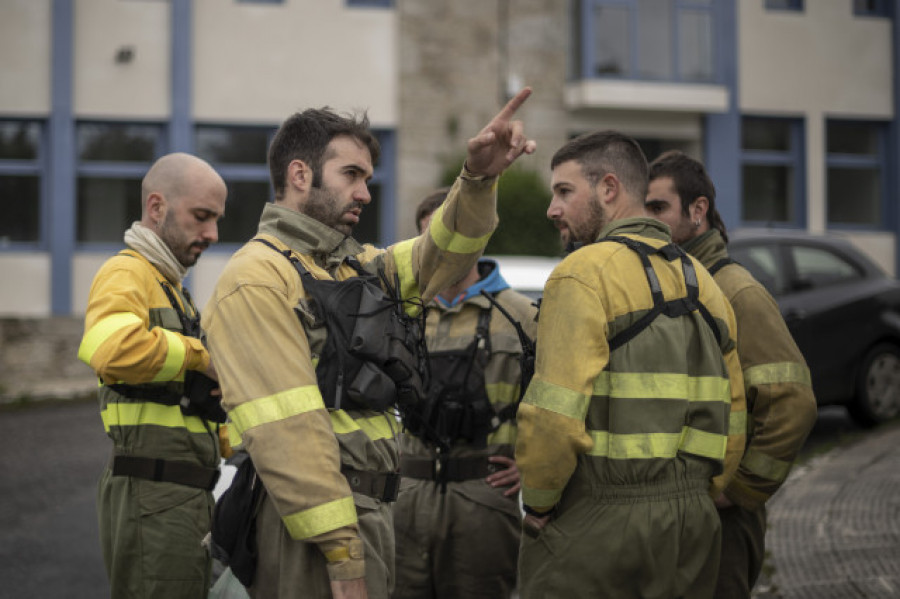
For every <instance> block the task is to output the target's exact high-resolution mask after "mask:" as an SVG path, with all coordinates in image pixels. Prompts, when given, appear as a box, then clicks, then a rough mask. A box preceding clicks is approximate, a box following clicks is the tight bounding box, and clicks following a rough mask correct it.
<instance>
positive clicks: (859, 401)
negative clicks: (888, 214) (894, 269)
mask: <svg viewBox="0 0 900 599" xmlns="http://www.w3.org/2000/svg"><path fill="white" fill-rule="evenodd" d="M729 251H730V253H731V256H732V258H733V259H734V260H736V261H737V262H739V263H741V264H742V265H744V266H745V267H746V268H747V270H749V271H750V272H751V273H753V276H755V277H756V278H757V279H758V280H759V281H760V282H761V283H762V284H763V285H765V287H766V288H767V289H768V290H769V292H770V293H771V294H772V295H773V296H774V297H775V300H776V301H777V302H778V305H779V307H780V308H781V313H782V315H783V316H784V319H785V321H786V322H787V325H788V328H789V329H790V331H791V333H792V334H793V335H794V339H795V340H796V342H797V345H798V346H799V347H800V351H802V352H803V355H804V356H805V357H806V361H807V363H808V364H809V369H810V372H811V374H812V383H813V390H814V391H815V394H816V399H817V401H818V403H819V405H832V404H844V405H846V406H847V409H848V411H849V412H850V415H851V416H852V417H853V418H854V419H855V420H857V421H858V422H859V423H860V424H863V425H866V426H870V425H874V424H878V423H880V422H884V421H886V420H889V419H891V418H894V417H895V416H897V415H898V414H900V283H898V281H897V280H896V279H894V278H892V277H889V276H888V275H886V274H885V273H884V271H882V270H881V269H880V268H879V267H878V265H876V264H875V263H874V262H873V261H872V260H871V259H869V258H868V257H867V256H865V255H864V254H863V253H862V252H861V251H859V250H858V249H856V247H855V246H853V245H852V244H851V243H850V242H849V241H848V240H846V239H841V238H838V237H824V236H814V235H807V234H802V233H773V232H765V233H759V232H746V231H745V232H738V233H737V234H735V235H734V236H733V238H732V240H731V243H730V244H729Z"/></svg>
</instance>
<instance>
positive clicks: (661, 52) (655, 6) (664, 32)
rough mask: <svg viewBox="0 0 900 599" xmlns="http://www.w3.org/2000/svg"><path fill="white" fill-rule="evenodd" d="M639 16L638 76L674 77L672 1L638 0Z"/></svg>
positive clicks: (652, 77) (642, 77) (649, 77)
mask: <svg viewBox="0 0 900 599" xmlns="http://www.w3.org/2000/svg"><path fill="white" fill-rule="evenodd" d="M637 19H638V23H637V30H638V44H639V45H638V49H637V56H638V73H637V76H638V77H639V78H641V79H672V58H671V57H672V22H673V19H672V1H671V0H638V6H637Z"/></svg>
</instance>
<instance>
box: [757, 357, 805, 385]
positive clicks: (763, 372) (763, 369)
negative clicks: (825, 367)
mask: <svg viewBox="0 0 900 599" xmlns="http://www.w3.org/2000/svg"><path fill="white" fill-rule="evenodd" d="M773 383H797V384H799V385H806V386H807V387H809V386H811V385H812V382H811V379H810V375H809V368H807V367H806V366H804V365H803V364H798V363H797V362H776V363H774V364H760V365H759V366H751V367H750V368H747V369H745V370H744V387H745V388H746V389H749V388H750V387H751V386H753V385H769V384H773Z"/></svg>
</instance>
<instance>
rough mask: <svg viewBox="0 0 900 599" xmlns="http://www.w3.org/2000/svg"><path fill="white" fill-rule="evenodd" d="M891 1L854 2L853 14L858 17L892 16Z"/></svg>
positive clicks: (865, 0) (866, 0) (859, 0)
mask: <svg viewBox="0 0 900 599" xmlns="http://www.w3.org/2000/svg"><path fill="white" fill-rule="evenodd" d="M892 4H893V3H892V2H890V1H889V0H853V14H854V15H856V16H858V17H890V16H892V10H891V5H892Z"/></svg>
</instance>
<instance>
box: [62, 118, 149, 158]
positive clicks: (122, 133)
mask: <svg viewBox="0 0 900 599" xmlns="http://www.w3.org/2000/svg"><path fill="white" fill-rule="evenodd" d="M158 138H159V128H158V127H156V126H154V125H119V124H108V123H81V124H79V125H78V129H77V132H76V140H77V144H78V158H79V159H81V160H102V161H116V162H120V161H122V162H124V161H127V162H152V161H153V159H154V158H155V156H156V142H157V139H158Z"/></svg>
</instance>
